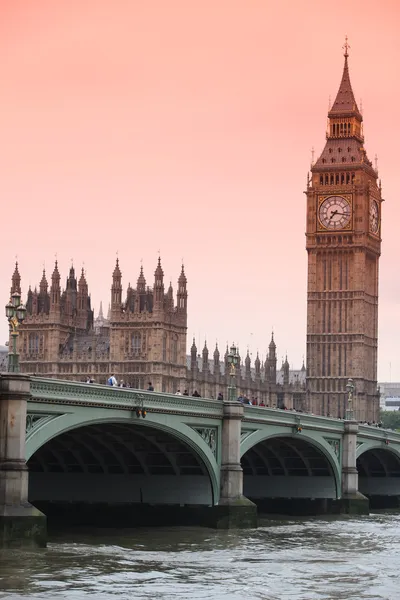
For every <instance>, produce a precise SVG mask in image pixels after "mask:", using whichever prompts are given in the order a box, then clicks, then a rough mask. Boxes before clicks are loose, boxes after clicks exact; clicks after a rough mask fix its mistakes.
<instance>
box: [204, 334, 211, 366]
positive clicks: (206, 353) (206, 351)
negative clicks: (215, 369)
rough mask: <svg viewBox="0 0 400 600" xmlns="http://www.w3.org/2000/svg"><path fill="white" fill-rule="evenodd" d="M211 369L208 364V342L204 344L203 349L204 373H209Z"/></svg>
mask: <svg viewBox="0 0 400 600" xmlns="http://www.w3.org/2000/svg"><path fill="white" fill-rule="evenodd" d="M209 370H210V369H209V364H208V348H207V342H206V341H205V342H204V348H203V372H206V371H207V372H208V371H209Z"/></svg>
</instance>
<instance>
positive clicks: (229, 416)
mask: <svg viewBox="0 0 400 600" xmlns="http://www.w3.org/2000/svg"><path fill="white" fill-rule="evenodd" d="M243 413H244V409H243V405H242V404H241V403H240V402H224V404H223V422H222V448H221V493H220V500H219V504H218V506H216V507H214V510H215V511H216V515H217V519H216V526H217V527H218V528H220V529H230V528H253V527H257V507H256V505H255V504H253V502H251V501H250V500H248V499H247V498H245V497H244V496H243V470H242V466H241V464H240V438H241V425H242V419H243Z"/></svg>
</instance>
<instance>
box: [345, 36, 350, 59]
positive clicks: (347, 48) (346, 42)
mask: <svg viewBox="0 0 400 600" xmlns="http://www.w3.org/2000/svg"><path fill="white" fill-rule="evenodd" d="M349 49H350V45H349V41H348V37H347V35H346V37H345V38H344V46H343V50H344V57H345V58H348V56H349Z"/></svg>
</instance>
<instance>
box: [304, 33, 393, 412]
mask: <svg viewBox="0 0 400 600" xmlns="http://www.w3.org/2000/svg"><path fill="white" fill-rule="evenodd" d="M344 56H345V61H344V69H343V76H342V81H341V83H340V87H339V91H338V94H337V96H336V99H335V102H334V103H333V105H332V107H331V108H330V110H329V113H328V130H327V134H326V144H325V148H324V149H323V151H322V154H321V156H320V157H319V158H318V160H317V161H316V163H315V164H314V165H313V166H312V169H311V178H310V179H309V181H308V187H307V192H306V194H307V252H308V298H307V406H308V408H309V409H310V410H311V411H312V412H314V413H316V414H321V415H326V414H332V415H334V416H343V415H344V413H345V409H346V403H347V392H346V383H347V381H348V378H352V379H353V381H354V384H355V396H354V402H353V408H354V412H355V417H356V418H357V419H358V420H367V421H377V420H378V410H379V393H378V392H377V346H378V339H377V338H378V263H379V256H380V253H381V205H382V195H381V184H380V182H379V183H378V173H377V169H376V168H375V169H374V168H373V166H372V164H371V161H370V160H369V159H368V157H367V153H366V150H365V147H364V135H363V128H362V124H363V123H362V122H363V117H362V115H361V112H360V111H359V109H358V107H357V103H356V100H355V98H354V94H353V90H352V87H351V84H350V76H349V68H348V46H347V42H346V44H345V54H344Z"/></svg>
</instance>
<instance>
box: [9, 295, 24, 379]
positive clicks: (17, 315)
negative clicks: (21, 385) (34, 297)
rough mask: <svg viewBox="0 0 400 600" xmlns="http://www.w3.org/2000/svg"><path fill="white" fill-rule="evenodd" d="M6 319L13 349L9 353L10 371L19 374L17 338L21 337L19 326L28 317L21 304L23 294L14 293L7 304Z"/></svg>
mask: <svg viewBox="0 0 400 600" xmlns="http://www.w3.org/2000/svg"><path fill="white" fill-rule="evenodd" d="M6 317H7V319H8V324H9V326H10V336H11V340H12V343H11V347H12V350H10V349H9V351H8V370H9V372H10V373H18V372H19V360H18V359H19V356H18V353H17V337H18V335H19V331H18V330H19V326H20V325H21V323H22V322H23V320H24V319H25V317H26V308H25V306H24V305H23V304H22V303H21V294H19V293H18V292H14V293H13V294H12V296H11V298H10V302H9V303H8V304H6Z"/></svg>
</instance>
